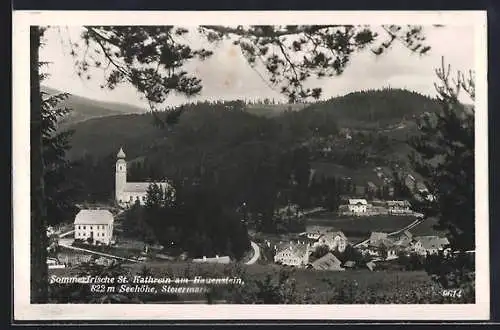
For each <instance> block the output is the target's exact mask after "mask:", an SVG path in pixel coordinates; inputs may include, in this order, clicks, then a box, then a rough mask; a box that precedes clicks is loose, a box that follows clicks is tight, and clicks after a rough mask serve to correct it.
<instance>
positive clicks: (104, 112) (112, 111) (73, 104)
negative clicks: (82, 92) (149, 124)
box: [42, 86, 145, 129]
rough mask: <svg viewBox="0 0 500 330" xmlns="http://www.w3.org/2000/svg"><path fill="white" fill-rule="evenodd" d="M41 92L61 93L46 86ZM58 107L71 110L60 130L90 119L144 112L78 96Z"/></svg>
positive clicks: (134, 107) (71, 96) (71, 97)
mask: <svg viewBox="0 0 500 330" xmlns="http://www.w3.org/2000/svg"><path fill="white" fill-rule="evenodd" d="M42 91H44V92H45V93H48V94H58V93H61V91H59V90H56V89H53V88H50V87H46V86H42ZM60 106H61V107H67V108H70V109H71V110H72V111H71V112H70V113H69V114H68V116H67V117H66V118H64V119H63V120H62V121H61V128H62V129H65V128H68V127H70V126H71V125H73V124H75V123H78V122H82V121H85V120H88V119H91V118H99V117H106V116H113V115H123V114H129V113H144V112H145V109H142V108H140V107H136V106H133V105H130V104H124V103H115V102H104V101H98V100H93V99H89V98H86V97H82V96H78V95H70V96H69V97H68V98H67V99H66V100H65V101H63V102H61V104H60Z"/></svg>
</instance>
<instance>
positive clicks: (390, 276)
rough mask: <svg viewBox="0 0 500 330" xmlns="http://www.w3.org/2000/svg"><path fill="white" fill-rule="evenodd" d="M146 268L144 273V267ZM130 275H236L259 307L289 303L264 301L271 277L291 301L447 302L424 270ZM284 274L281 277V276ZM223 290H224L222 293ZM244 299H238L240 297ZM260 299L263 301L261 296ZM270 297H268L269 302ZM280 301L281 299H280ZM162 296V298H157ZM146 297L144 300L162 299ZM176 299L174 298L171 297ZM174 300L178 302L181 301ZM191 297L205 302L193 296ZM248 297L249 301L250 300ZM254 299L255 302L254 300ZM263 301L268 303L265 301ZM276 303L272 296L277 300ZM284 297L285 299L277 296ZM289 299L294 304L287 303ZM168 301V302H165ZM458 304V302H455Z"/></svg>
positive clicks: (225, 268)
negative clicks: (260, 285)
mask: <svg viewBox="0 0 500 330" xmlns="http://www.w3.org/2000/svg"><path fill="white" fill-rule="evenodd" d="M144 267H146V269H145V268H144ZM127 268H128V271H129V274H130V275H134V274H137V273H141V274H144V273H145V272H146V273H147V274H150V275H151V276H153V277H169V278H179V277H182V278H194V276H202V277H203V278H222V277H233V278H234V277H237V278H241V279H242V280H243V281H244V283H243V285H241V286H240V290H241V291H239V293H238V294H240V295H241V292H244V295H248V297H257V298H255V299H257V301H254V303H255V302H257V303H259V302H260V303H262V302H265V303H285V302H284V301H283V302H282V301H272V302H269V300H268V301H267V302H266V299H271V298H269V296H266V295H264V298H262V297H263V296H262V291H259V289H258V286H257V285H256V282H260V283H265V282H266V281H265V279H266V277H268V276H270V280H271V282H269V283H268V284H267V285H268V286H269V288H273V287H274V288H279V287H281V289H277V290H285V291H286V292H287V293H286V294H285V297H284V298H283V299H285V301H288V302H289V303H294V302H296V303H402V304H404V303H439V302H443V301H442V299H443V298H442V297H441V290H440V288H439V287H438V286H437V285H436V284H435V283H434V282H433V281H432V280H431V279H430V277H429V276H428V275H427V274H426V273H425V272H423V271H408V272H403V271H392V270H384V271H373V272H371V271H369V270H363V269H361V270H353V271H343V272H328V271H314V270H305V269H291V268H287V269H286V270H285V273H288V275H289V277H288V280H283V281H279V277H280V274H281V275H283V274H284V273H283V270H284V268H280V267H279V266H277V265H257V264H256V265H235V264H230V265H220V264H192V263H191V264H190V263H181V262H178V263H165V262H149V263H146V264H134V265H130V266H128V267H127ZM280 270H281V273H280ZM50 273H51V274H57V275H68V273H69V270H67V269H61V270H58V269H56V270H51V271H50ZM222 291H224V290H222ZM219 294H220V296H219V298H218V299H221V298H220V297H223V300H224V301H226V302H230V303H231V302H233V303H234V302H235V300H233V299H237V298H235V297H236V296H233V295H234V292H233V291H231V289H227V291H224V292H222V293H221V291H219ZM239 297H240V296H239ZM259 297H260V298H259ZM266 297H267V298H266ZM279 297H281V296H279ZM157 298H159V297H157ZM157 298H154V297H149V298H147V297H146V296H145V297H143V301H148V300H149V301H153V300H158V299H157ZM172 299H173V298H172ZM176 299H179V298H178V297H177V298H176ZM189 299H203V297H202V296H200V297H193V296H191V298H189ZM249 299H250V298H249ZM252 299H254V298H252ZM262 299H264V300H263V301H262ZM273 299H274V298H273ZM275 299H282V298H275ZM288 299H291V300H288ZM167 300H168V299H167ZM455 302H456V301H455Z"/></svg>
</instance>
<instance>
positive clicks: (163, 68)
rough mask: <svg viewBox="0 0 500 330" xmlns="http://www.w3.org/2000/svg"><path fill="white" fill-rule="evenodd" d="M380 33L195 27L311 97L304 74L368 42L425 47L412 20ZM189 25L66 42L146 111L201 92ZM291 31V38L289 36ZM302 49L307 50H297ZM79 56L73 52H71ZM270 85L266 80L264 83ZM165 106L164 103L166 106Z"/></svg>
mask: <svg viewBox="0 0 500 330" xmlns="http://www.w3.org/2000/svg"><path fill="white" fill-rule="evenodd" d="M381 28H382V31H383V33H384V35H385V37H380V35H379V34H377V33H375V32H374V31H372V30H371V28H370V27H360V26H351V25H331V26H253V27H242V26H238V27H236V28H229V27H220V26H215V27H214V26H205V27H200V32H201V33H202V34H203V35H205V36H206V37H207V40H209V41H217V40H219V39H220V38H222V37H228V38H233V39H234V38H235V37H236V38H237V40H235V42H236V43H237V44H239V45H240V47H241V50H242V52H243V53H244V54H245V55H246V57H247V59H248V62H249V63H250V64H252V65H253V64H254V63H256V62H257V61H262V63H263V64H264V67H265V68H266V71H267V72H268V73H269V81H270V83H271V84H272V85H274V86H276V85H277V86H280V91H281V93H283V94H284V95H286V96H287V97H288V99H289V100H290V101H291V102H295V101H297V100H300V99H304V98H307V97H314V98H318V97H319V96H320V95H321V89H319V88H304V87H303V86H304V83H305V82H306V81H308V79H309V78H311V77H323V76H334V75H339V74H341V73H342V72H343V70H344V68H345V67H346V65H347V63H348V62H349V59H350V56H351V55H352V54H353V53H355V52H357V51H359V50H361V49H363V48H365V47H366V46H369V45H371V46H373V47H374V48H373V49H372V51H373V53H374V54H376V55H380V54H382V53H384V49H388V48H389V47H390V46H391V44H393V42H394V41H396V40H397V41H400V42H401V43H402V44H403V45H405V46H406V47H408V48H409V49H410V50H411V51H413V52H418V53H420V54H425V53H426V52H427V51H428V50H429V49H430V47H429V46H426V45H424V44H423V40H424V39H425V38H424V36H423V33H422V32H423V31H422V28H421V27H418V26H404V27H403V26H395V25H391V26H382V27H381ZM44 30H45V28H40V27H37V26H32V27H31V28H30V71H31V72H30V73H31V74H30V77H31V78H30V84H31V124H30V125H31V126H30V133H31V169H32V171H31V228H30V233H31V279H32V280H31V281H32V282H31V299H32V302H38V303H40V302H46V300H47V267H46V246H47V241H46V237H45V235H40V233H45V229H46V224H47V214H46V212H47V206H46V205H45V203H46V198H45V182H44V175H43V173H44V161H43V155H42V152H43V142H42V136H41V129H42V118H41V97H40V79H39V68H38V64H39V48H40V39H41V37H42V36H43V32H44ZM188 32H189V31H188V30H186V29H184V28H179V27H173V26H86V27H85V28H84V32H83V33H82V40H83V42H82V44H80V43H73V42H70V44H71V47H72V49H71V55H72V56H74V57H75V64H76V71H77V73H78V74H79V75H80V76H81V77H82V78H85V79H91V76H90V71H89V68H91V67H98V68H103V70H104V73H105V77H106V83H105V84H103V86H102V87H103V88H109V89H113V88H114V87H116V86H117V85H118V84H120V83H129V84H131V85H133V86H134V87H135V88H136V89H137V90H138V91H139V92H140V93H142V94H144V96H145V98H146V99H147V101H148V102H149V104H150V107H151V110H152V111H153V112H154V113H156V112H157V111H158V110H164V109H162V108H161V104H162V103H164V102H165V101H166V99H167V97H168V96H169V95H170V94H171V93H172V92H177V93H180V94H183V95H187V96H191V95H195V94H197V93H199V92H200V91H201V87H202V85H201V80H200V79H199V78H197V77H196V76H194V75H189V74H188V72H187V71H185V70H183V67H184V65H185V64H186V63H187V61H189V60H191V59H193V58H198V59H205V58H207V57H208V56H210V55H211V54H212V52H211V51H209V50H206V49H196V50H193V49H192V48H191V47H190V46H189V45H187V44H185V43H184V42H183V41H182V38H181V37H182V36H183V35H185V34H186V33H188ZM289 36H295V37H296V38H288V37H289ZM304 53H305V54H306V56H304ZM79 55H81V56H80V57H78V56H79ZM271 87H272V86H271ZM165 110H166V109H165ZM181 112H182V108H177V109H176V110H175V111H168V112H167V115H166V116H165V117H163V116H156V118H157V119H158V120H157V122H158V123H159V124H161V125H170V124H174V123H176V122H177V121H178V120H179V115H180V113H181Z"/></svg>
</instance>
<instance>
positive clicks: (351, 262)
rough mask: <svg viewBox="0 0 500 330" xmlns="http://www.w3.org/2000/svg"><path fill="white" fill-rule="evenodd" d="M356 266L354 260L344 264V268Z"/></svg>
mask: <svg viewBox="0 0 500 330" xmlns="http://www.w3.org/2000/svg"><path fill="white" fill-rule="evenodd" d="M354 266H356V262H355V261H352V260H349V261H346V262H345V264H344V267H354Z"/></svg>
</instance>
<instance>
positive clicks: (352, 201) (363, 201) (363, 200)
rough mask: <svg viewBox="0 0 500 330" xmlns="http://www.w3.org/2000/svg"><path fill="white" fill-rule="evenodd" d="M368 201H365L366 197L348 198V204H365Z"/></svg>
mask: <svg viewBox="0 0 500 330" xmlns="http://www.w3.org/2000/svg"><path fill="white" fill-rule="evenodd" d="M367 204H368V202H367V201H366V199H354V198H351V199H349V205H367Z"/></svg>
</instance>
